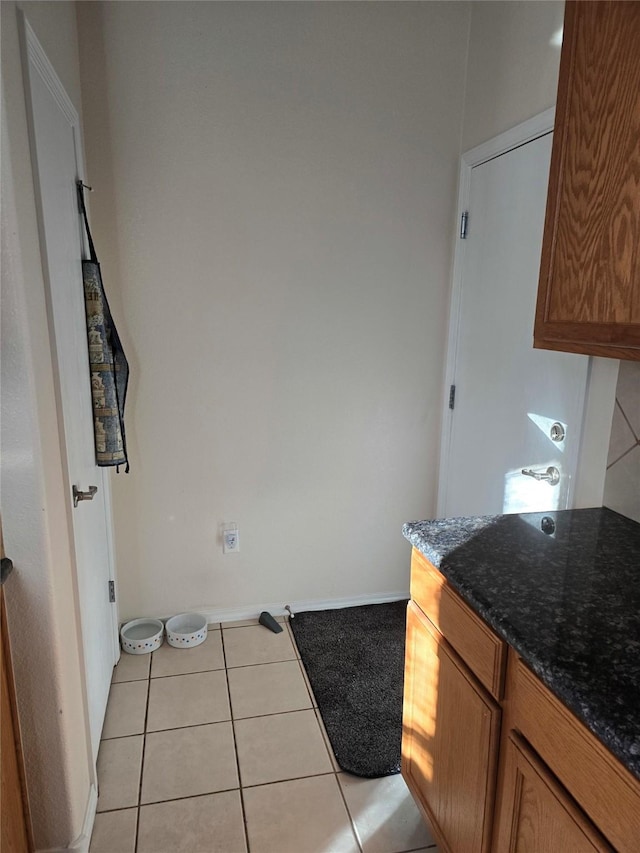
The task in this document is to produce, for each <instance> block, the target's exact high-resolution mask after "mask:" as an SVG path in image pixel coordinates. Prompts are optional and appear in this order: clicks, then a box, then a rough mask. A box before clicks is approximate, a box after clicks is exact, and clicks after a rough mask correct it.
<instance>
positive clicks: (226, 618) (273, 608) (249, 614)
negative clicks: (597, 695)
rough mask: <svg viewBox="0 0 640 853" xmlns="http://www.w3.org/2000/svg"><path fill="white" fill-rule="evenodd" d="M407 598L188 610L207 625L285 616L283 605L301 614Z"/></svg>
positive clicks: (371, 597) (406, 595) (392, 595)
mask: <svg viewBox="0 0 640 853" xmlns="http://www.w3.org/2000/svg"><path fill="white" fill-rule="evenodd" d="M408 598H409V591H408V590H407V591H406V592H404V591H403V592H380V593H372V594H369V595H356V596H351V597H349V598H325V599H317V598H316V599H310V600H306V601H286V602H284V604H280V603H278V604H273V603H272V604H255V605H248V606H244V607H226V608H211V607H193V608H190V609H192V610H194V611H196V612H198V613H202V615H203V616H206V617H207V622H208V623H209V625H212V624H215V623H216V622H238V621H240V620H241V619H257V618H258V616H259V615H260V614H261V613H262V611H263V610H266V611H267V612H268V613H271V615H272V616H283V615H286V613H287V611H286V610H285V609H284V607H285V604H288V605H289V607H291V611H292V613H293V614H294V615H295V614H296V613H303V612H304V611H305V610H336V609H338V608H340V607H359V606H361V605H363V604H386V603H387V602H388V601H403V600H404V599H408Z"/></svg>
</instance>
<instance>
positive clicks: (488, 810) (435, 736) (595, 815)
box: [402, 554, 640, 853]
mask: <svg viewBox="0 0 640 853" xmlns="http://www.w3.org/2000/svg"><path fill="white" fill-rule="evenodd" d="M425 573H426V574H425ZM434 578H435V581H434ZM436 581H437V583H436ZM411 592H412V600H411V601H410V603H409V605H408V608H407V636H406V651H405V676H404V677H405V686H404V712H403V732H402V775H403V777H404V779H405V781H406V783H407V785H408V787H409V790H410V791H411V793H412V795H413V798H414V800H415V801H416V803H417V805H418V807H419V808H420V810H421V812H422V814H423V815H424V817H425V819H426V821H427V822H428V824H429V825H430V827H431V830H432V832H433V834H434V836H435V838H436V841H437V842H438V847H439V849H441V850H442V851H446V853H487V851H492V853H493V851H495V853H586V851H589V853H591V851H596V850H597V851H610V850H615V851H618V853H639V851H640V781H639V780H638V779H637V778H636V777H635V776H633V775H632V774H631V773H630V771H629V770H628V769H627V768H626V767H624V766H623V765H622V764H621V763H620V761H618V759H616V758H615V757H614V756H613V755H612V754H611V753H610V752H609V751H608V750H607V748H606V747H605V746H604V745H603V744H602V743H601V742H600V741H599V740H598V739H597V738H596V737H595V735H594V734H593V733H592V732H590V731H588V730H587V728H586V726H585V725H584V724H583V723H582V722H581V721H580V720H578V719H577V717H575V715H574V714H572V713H571V711H569V709H568V708H567V707H566V706H565V705H564V704H563V703H562V702H561V701H560V700H559V699H558V698H557V697H556V696H554V695H553V694H552V693H551V691H550V690H549V689H548V688H547V687H546V686H545V685H544V684H543V683H542V681H540V679H539V678H538V677H537V676H536V675H535V674H534V673H533V672H532V671H531V670H530V669H529V667H528V666H526V664H525V663H524V661H522V659H521V658H520V657H519V655H518V654H517V652H516V651H515V650H514V649H513V648H510V647H508V646H507V645H506V643H505V642H504V640H502V639H500V637H498V635H497V634H495V633H494V632H493V631H492V630H491V628H490V627H489V626H488V625H485V626H484V631H481V630H479V626H478V624H477V622H478V621H479V620H480V617H479V616H477V615H476V614H473V618H470V615H469V613H468V611H469V607H468V605H466V604H465V603H464V602H463V601H462V599H460V596H459V595H458V593H457V592H456V590H454V589H453V588H452V587H451V586H450V585H449V584H448V582H447V581H446V579H445V578H444V577H443V576H442V575H441V574H440V573H439V572H438V569H437V568H436V567H435V566H433V565H432V564H431V563H429V562H428V561H427V560H426V558H424V557H421V558H420V559H417V557H416V555H415V554H414V557H413V559H412V577H411ZM457 599H460V600H459V601H458V600H457ZM465 608H466V609H465ZM425 610H426V613H425ZM434 623H436V624H434ZM485 633H487V634H489V635H492V636H485ZM449 638H450V639H451V642H449V641H448V640H449ZM454 647H455V648H454ZM505 658H506V671H505V672H503V663H504V660H505ZM503 675H504V679H503V677H502V676H503ZM492 694H493V695H492Z"/></svg>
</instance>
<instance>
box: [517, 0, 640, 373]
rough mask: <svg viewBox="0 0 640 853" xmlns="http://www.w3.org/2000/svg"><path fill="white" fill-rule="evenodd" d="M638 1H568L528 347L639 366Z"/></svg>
mask: <svg viewBox="0 0 640 853" xmlns="http://www.w3.org/2000/svg"><path fill="white" fill-rule="evenodd" d="M639 45H640V3H639V2H612V0H600V2H587V0H577V2H568V3H567V4H566V7H565V26H564V41H563V46H562V55H561V62H560V78H559V83H558V100H557V107H556V124H555V133H554V140H553V151H552V157H551V171H550V179H549V194H548V199H547V211H546V220H545V229H544V238H543V248H542V259H541V271H540V282H539V289H538V304H537V310H536V322H535V332H534V345H535V346H536V347H542V348H546V349H557V350H565V351H569V352H579V353H586V354H588V355H605V356H611V357H615V358H627V359H633V360H640V48H639Z"/></svg>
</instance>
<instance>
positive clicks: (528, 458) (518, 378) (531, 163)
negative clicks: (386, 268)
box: [439, 132, 589, 516]
mask: <svg viewBox="0 0 640 853" xmlns="http://www.w3.org/2000/svg"><path fill="white" fill-rule="evenodd" d="M551 139H552V134H551V132H547V133H545V134H543V135H541V136H538V137H537V138H534V139H532V140H531V141H528V142H526V144H522V145H518V146H517V147H514V148H512V149H511V150H508V151H507V152H506V153H502V154H501V155H500V156H494V157H492V158H491V159H487V160H486V161H484V162H479V163H477V164H476V165H474V166H473V167H472V168H471V170H470V182H469V189H468V207H467V209H468V223H467V237H466V239H465V240H461V241H460V242H461V246H460V249H459V257H458V269H459V270H461V272H460V276H459V281H458V282H457V285H454V286H455V287H457V294H456V296H457V298H456V300H454V305H455V308H454V311H455V315H456V316H455V317H454V325H453V326H452V328H453V330H454V331H453V338H454V340H453V341H451V342H450V353H451V347H452V344H453V353H454V357H453V366H452V370H451V371H450V374H449V375H450V378H451V384H452V385H455V402H454V408H453V411H452V412H451V413H450V416H449V418H448V421H447V423H446V425H445V434H444V436H443V439H444V443H445V444H447V445H448V446H447V447H446V452H445V454H444V457H443V458H444V465H443V466H442V470H441V481H440V496H439V498H440V505H439V512H440V514H441V515H445V516H456V515H475V514H493V513H509V512H536V511H544V510H553V509H564V508H566V507H568V506H570V504H571V498H572V488H573V481H574V476H575V467H576V464H577V458H578V450H579V445H580V436H581V430H582V421H583V416H584V400H585V391H586V383H587V374H588V365H589V360H588V357H587V356H582V355H572V354H568V353H560V352H550V351H547V350H535V349H533V344H532V337H533V336H532V330H533V319H534V314H535V304H536V293H537V286H538V271H539V266H540V252H541V247H542V231H543V225H544V214H545V204H546V195H547V181H548V175H549V162H550V157H551ZM460 255H461V257H460ZM456 324H457V330H456ZM456 332H457V333H456ZM450 358H451V354H450ZM554 424H556V426H555V427H554ZM552 429H553V435H554V436H555V438H556V439H558V438H559V436H560V435H561V434H562V433H564V438H560V439H559V440H553V438H552ZM523 469H525V470H528V471H530V472H531V473H530V474H529V475H525V474H523ZM556 471H557V474H555V472H556ZM531 474H533V475H537V476H540V477H541V478H542V479H537V478H536V476H532V475H531ZM556 479H557V482H556Z"/></svg>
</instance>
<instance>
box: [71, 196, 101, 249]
mask: <svg viewBox="0 0 640 853" xmlns="http://www.w3.org/2000/svg"><path fill="white" fill-rule="evenodd" d="M76 187H77V189H78V204H79V205H80V210H81V212H82V218H83V219H84V227H85V229H86V231H87V239H88V240H89V254H90V255H91V258H90V260H91V262H92V263H94V264H97V263H98V256H97V255H96V249H95V246H94V245H93V238H92V237H91V230H90V229H89V220H88V219H87V208H86V207H85V203H84V184H83V183H82V181H76Z"/></svg>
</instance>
